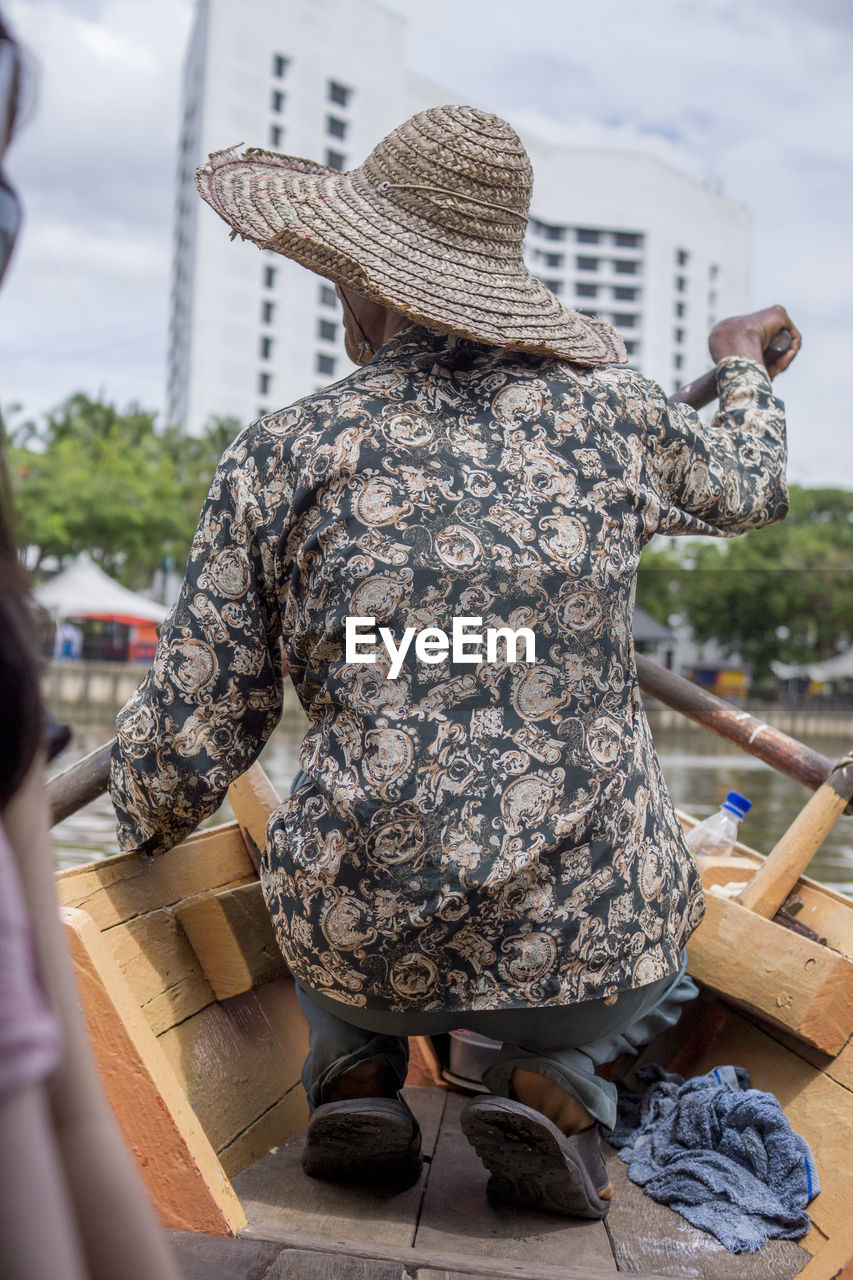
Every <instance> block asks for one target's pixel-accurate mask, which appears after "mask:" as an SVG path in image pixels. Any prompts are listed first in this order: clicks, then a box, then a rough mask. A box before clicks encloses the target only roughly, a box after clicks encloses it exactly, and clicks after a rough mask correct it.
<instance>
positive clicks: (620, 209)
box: [167, 0, 749, 431]
mask: <svg viewBox="0 0 853 1280" xmlns="http://www.w3.org/2000/svg"><path fill="white" fill-rule="evenodd" d="M404 36H405V21H404V20H403V19H402V18H400V17H399V16H397V15H396V14H394V13H391V12H389V11H388V10H387V9H384V8H383V7H382V6H381V5H379V4H376V3H373V0H240V2H239V3H236V2H235V0H198V10H197V14H196V20H195V25H194V28H193V31H192V35H191V37H190V43H189V48H188V52H187V58H186V65H185V71H184V90H183V120H182V126H181V141H180V157H179V165H178V192H177V216H176V224H175V248H174V266H173V281H172V302H171V313H172V314H171V334H170V359H169V386H168V396H167V401H168V409H167V413H168V420H169V421H170V422H174V423H179V424H181V425H182V426H184V427H186V428H187V429H189V430H191V431H197V430H199V429H200V428H201V427H202V425H203V424H204V423H205V422H206V421H207V420H208V419H209V418H210V417H211V416H213V415H218V416H233V417H235V418H237V419H239V420H240V421H241V422H243V423H247V422H249V421H251V420H252V419H253V418H256V417H258V416H259V415H261V414H263V413H266V412H269V411H270V410H271V409H274V408H280V407H281V406H283V405H285V404H289V403H291V402H292V401H293V400H296V399H298V398H299V397H300V396H303V395H306V394H308V393H309V392H311V391H314V390H316V389H317V388H319V387H322V386H324V385H326V384H328V383H329V382H333V381H336V380H337V379H339V378H341V377H343V376H345V375H346V374H347V373H348V372H349V371H350V369H351V368H352V365H351V364H350V363H349V361H348V359H347V357H346V355H345V354H344V347H343V329H342V325H341V321H340V315H339V307H338V303H337V300H336V298H335V294H334V289H333V288H332V286H331V285H329V284H327V283H325V282H324V281H323V280H321V279H320V278H319V277H318V276H315V275H312V274H311V273H310V272H309V271H306V270H305V269H304V268H302V267H299V266H297V265H296V264H295V263H292V262H289V261H288V260H287V259H285V258H283V257H281V256H280V255H278V254H275V253H272V252H264V253H261V252H259V251H258V249H257V248H256V247H255V246H254V245H252V244H248V243H242V242H240V241H235V242H233V243H232V242H231V241H230V240H229V236H228V229H227V227H226V226H225V224H224V223H223V222H221V220H220V219H218V218H217V217H216V216H215V215H214V214H213V213H212V211H211V210H210V209H208V208H207V206H205V205H204V204H203V203H202V201H201V200H200V198H199V197H198V195H197V193H196V190H195V185H194V181H193V175H194V172H195V169H196V167H197V166H198V165H199V164H201V163H203V161H204V160H206V159H207V155H208V152H210V151H213V150H216V149H217V148H221V147H224V146H230V145H232V144H234V143H239V142H245V143H247V144H248V145H251V146H260V147H267V148H270V149H272V150H276V151H283V152H286V153H288V154H292V155H301V156H307V157H309V158H310V159H313V160H318V161H321V162H323V163H325V164H329V165H332V166H334V167H335V168H339V169H347V168H352V167H354V166H355V165H357V164H359V163H360V162H361V160H363V158H364V157H365V156H366V155H367V153H368V152H369V151H370V150H371V148H372V147H373V145H374V144H375V143H376V142H378V141H379V139H380V138H382V137H383V136H384V135H385V134H386V133H388V132H390V130H391V129H393V128H394V127H395V126H396V125H398V124H400V123H401V122H402V121H403V120H405V119H406V118H407V117H408V116H410V115H412V114H413V113H414V112H416V111H421V110H424V109H425V108H427V107H430V106H439V105H441V104H443V103H446V102H449V101H460V99H458V98H454V97H453V96H452V95H449V94H448V93H447V91H446V90H444V89H441V88H440V87H438V86H436V85H433V84H431V83H429V82H428V81H425V80H424V79H423V78H422V77H420V76H415V75H413V74H411V73H410V72H408V71H407V70H406V68H405V65H404ZM475 105H478V106H482V107H485V108H488V107H489V105H490V104H488V103H477V104H475ZM520 133H521V136H522V139H523V141H524V143H525V146H526V147H527V149H528V151H529V153H530V157H531V160H532V163H533V171H534V175H535V184H534V193H533V202H532V206H531V220H530V226H529V230H528V235H527V241H526V257H527V263H528V266H529V267H530V269H531V270H532V271H533V272H534V273H535V274H536V275H538V276H539V277H540V278H541V279H543V280H544V281H545V282H546V283H547V284H548V285H549V286H550V287H551V288H552V289H553V290H554V291H555V292H556V293H558V294H559V296H560V297H561V299H562V300H563V301H564V302H566V304H567V305H569V306H573V307H577V308H579V309H581V310H586V311H590V312H595V313H597V314H598V315H600V316H602V317H603V318H604V319H606V320H609V321H610V322H611V323H613V324H614V325H615V326H616V327H617V328H618V329H619V330H620V331H621V333H622V334H623V336H624V338H625V340H626V343H627V345H628V351H629V359H630V360H631V363H632V364H634V365H635V366H636V367H637V368H640V369H642V371H643V372H644V373H646V374H648V375H649V376H651V377H653V378H656V379H657V380H658V381H659V382H660V383H661V384H662V385H663V386H664V387H665V388H666V389H667V390H671V389H672V388H673V387H674V386H677V385H680V384H681V383H683V382H685V381H688V380H689V379H691V378H693V377H696V376H697V375H698V374H699V373H701V372H703V371H704V370H705V369H706V368H707V367H708V362H709V358H708V354H707V345H706V342H707V334H708V329H709V327H710V325H711V324H713V322H714V320H715V319H717V318H719V317H721V316H724V315H731V314H736V313H738V312H741V311H743V310H745V309H746V306H747V301H748V288H747V283H748V282H747V269H748V259H749V215H748V213H747V211H746V210H745V209H744V208H743V207H742V206H740V205H737V204H734V203H733V202H732V201H730V200H728V199H726V198H724V197H723V196H721V195H720V194H718V193H717V192H715V191H712V190H711V189H710V188H708V187H706V186H703V185H701V184H700V183H698V182H695V181H694V180H693V179H691V178H688V177H686V176H684V175H683V174H681V173H678V172H677V171H676V170H675V169H673V168H671V167H670V166H668V165H666V164H664V163H662V162H660V161H658V160H655V159H651V158H649V157H646V156H643V155H638V154H630V153H619V152H613V151H600V150H592V149H580V148H566V147H561V146H558V145H555V144H553V143H551V142H547V141H545V140H544V139H542V138H540V137H537V136H534V135H532V134H531V133H530V132H528V131H527V130H525V129H523V128H522V129H520Z"/></svg>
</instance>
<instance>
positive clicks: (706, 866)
mask: <svg viewBox="0 0 853 1280" xmlns="http://www.w3.org/2000/svg"><path fill="white" fill-rule="evenodd" d="M696 862H697V866H698V867H699V868H700V870H701V873H702V884H703V885H704V887H705V888H706V889H708V888H710V886H711V885H712V884H730V883H731V882H732V881H744V880H749V879H750V878H751V877H752V876H753V875H754V874H755V872H756V870H757V869H758V867H759V866H760V865H761V860H760V859H754V858H753V859H748V858H743V857H737V856H732V855H727V856H723V857H720V856H700V857H699V858H697V860H696ZM792 892H794V893H796V894H797V895H798V896H799V897H800V898H802V900H803V905H802V908H801V909H800V911H799V912H798V913H797V919H798V920H799V921H800V923H801V924H806V925H808V926H809V928H810V929H814V931H815V933H819V934H820V935H821V936H822V937H824V938H826V942H827V946H828V947H830V949H831V950H833V951H838V952H840V954H841V955H844V956H850V955H851V950H853V937H851V929H850V900H849V898H845V897H843V896H842V895H841V894H839V893H835V892H834V891H833V890H832V889H828V888H827V887H826V886H825V885H822V884H818V882H817V881H816V880H809V879H808V878H807V877H803V878H802V879H800V880H798V881H797V883H796V885H795V886H794V889H793V891H792Z"/></svg>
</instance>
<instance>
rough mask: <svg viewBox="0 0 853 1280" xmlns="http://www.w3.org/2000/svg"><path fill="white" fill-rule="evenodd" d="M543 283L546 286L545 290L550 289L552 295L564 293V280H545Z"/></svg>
mask: <svg viewBox="0 0 853 1280" xmlns="http://www.w3.org/2000/svg"><path fill="white" fill-rule="evenodd" d="M542 283H543V284H544V286H545V288H546V289H550V290H551V292H552V293H562V292H563V282H562V280H543V281H542Z"/></svg>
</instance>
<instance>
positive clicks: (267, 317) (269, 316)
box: [261, 302, 275, 324]
mask: <svg viewBox="0 0 853 1280" xmlns="http://www.w3.org/2000/svg"><path fill="white" fill-rule="evenodd" d="M274 316H275V303H274V302H262V303H261V320H262V321H263V323H264V324H272V322H273V318H274Z"/></svg>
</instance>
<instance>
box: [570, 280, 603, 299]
mask: <svg viewBox="0 0 853 1280" xmlns="http://www.w3.org/2000/svg"><path fill="white" fill-rule="evenodd" d="M575 293H576V294H577V296H578V297H579V298H597V297H598V285H597V284H582V283H581V282H580V281H579V282H578V283H577V284H576V285H575Z"/></svg>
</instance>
